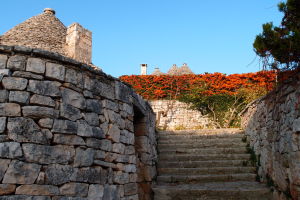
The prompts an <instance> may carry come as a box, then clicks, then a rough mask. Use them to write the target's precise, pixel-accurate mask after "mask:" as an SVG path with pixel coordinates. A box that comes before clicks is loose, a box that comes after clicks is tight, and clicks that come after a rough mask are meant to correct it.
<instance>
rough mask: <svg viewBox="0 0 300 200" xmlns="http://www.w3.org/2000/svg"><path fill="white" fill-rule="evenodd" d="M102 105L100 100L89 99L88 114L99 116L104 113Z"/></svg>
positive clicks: (87, 102) (87, 104)
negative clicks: (92, 113)
mask: <svg viewBox="0 0 300 200" xmlns="http://www.w3.org/2000/svg"><path fill="white" fill-rule="evenodd" d="M102 109H103V108H102V104H101V103H100V101H99V100H96V99H87V100H86V110H87V111H88V112H94V113H97V114H101V113H102Z"/></svg>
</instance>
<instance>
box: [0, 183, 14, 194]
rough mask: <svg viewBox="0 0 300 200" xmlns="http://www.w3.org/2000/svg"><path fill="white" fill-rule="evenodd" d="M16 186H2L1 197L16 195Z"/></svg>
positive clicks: (0, 187)
mask: <svg viewBox="0 0 300 200" xmlns="http://www.w3.org/2000/svg"><path fill="white" fill-rule="evenodd" d="M15 190H16V185H13V184H0V196H2V195H8V194H14V193H15Z"/></svg>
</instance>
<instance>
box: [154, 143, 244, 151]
mask: <svg viewBox="0 0 300 200" xmlns="http://www.w3.org/2000/svg"><path fill="white" fill-rule="evenodd" d="M209 147H215V148H226V147H231V148H233V147H235V148H237V147H246V143H243V142H237V143H226V142H223V143H209V142H205V141H202V142H199V143H192V144H189V143H185V142H184V141H183V142H182V143H181V144H158V149H160V150H163V149H180V148H185V149H193V148H209Z"/></svg>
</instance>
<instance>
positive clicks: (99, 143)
mask: <svg viewBox="0 0 300 200" xmlns="http://www.w3.org/2000/svg"><path fill="white" fill-rule="evenodd" d="M86 145H87V146H88V147H92V148H95V149H101V150H103V151H111V149H112V143H111V141H110V140H107V139H102V140H98V139H95V138H87V139H86Z"/></svg>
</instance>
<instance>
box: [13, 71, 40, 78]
mask: <svg viewBox="0 0 300 200" xmlns="http://www.w3.org/2000/svg"><path fill="white" fill-rule="evenodd" d="M12 76H14V77H22V78H27V79H37V80H42V79H44V77H43V76H42V75H38V74H34V73H31V72H24V71H15V72H14V73H13V74H12Z"/></svg>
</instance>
